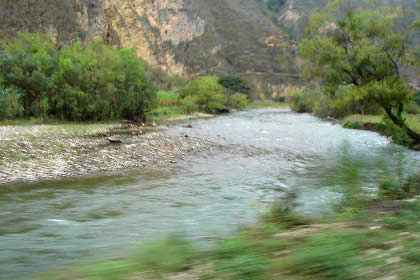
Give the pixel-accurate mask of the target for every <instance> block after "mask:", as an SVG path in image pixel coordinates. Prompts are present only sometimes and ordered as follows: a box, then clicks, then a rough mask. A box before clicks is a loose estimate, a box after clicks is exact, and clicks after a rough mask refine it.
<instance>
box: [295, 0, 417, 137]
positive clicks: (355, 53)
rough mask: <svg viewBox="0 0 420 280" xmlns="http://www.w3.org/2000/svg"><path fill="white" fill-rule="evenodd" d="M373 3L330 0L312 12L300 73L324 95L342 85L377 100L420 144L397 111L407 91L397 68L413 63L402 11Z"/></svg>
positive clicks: (408, 97) (364, 99)
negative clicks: (313, 81) (315, 80)
mask: <svg viewBox="0 0 420 280" xmlns="http://www.w3.org/2000/svg"><path fill="white" fill-rule="evenodd" d="M376 2H377V1H370V2H368V4H366V5H364V6H361V7H359V8H354V6H352V1H350V0H347V1H345V0H334V1H330V3H329V4H328V5H327V7H326V8H325V9H324V10H322V11H318V12H315V13H314V14H313V16H312V17H311V22H310V25H309V26H308V28H307V31H306V35H305V38H304V39H303V40H302V42H301V44H300V53H301V56H302V57H303V58H304V59H305V61H306V62H307V64H306V66H305V71H304V75H305V76H306V77H307V78H320V79H321V80H322V81H323V83H324V86H325V91H326V93H327V94H329V95H330V96H335V94H336V92H337V90H338V89H341V90H343V88H344V90H345V91H347V94H346V95H347V96H348V95H352V96H353V98H354V99H355V100H358V101H360V102H370V103H375V104H378V105H379V106H381V107H382V108H383V109H384V111H385V112H386V114H387V116H388V117H389V119H390V120H391V121H392V122H393V123H394V124H395V125H397V126H398V127H400V128H401V129H402V130H403V131H404V132H405V133H406V134H407V135H408V136H409V137H410V138H411V139H413V141H414V143H420V134H419V133H417V132H416V131H414V130H413V129H411V128H409V127H408V125H407V123H406V122H405V119H404V116H403V111H404V104H406V103H407V102H408V101H409V100H411V98H412V96H413V89H412V87H411V86H410V85H409V84H408V82H407V81H406V79H405V78H404V77H403V76H402V74H401V68H402V67H404V66H408V65H411V64H413V63H414V62H413V59H412V56H411V54H410V51H409V43H408V42H409V41H408V31H409V30H410V28H408V27H407V28H406V29H404V31H402V30H401V28H400V27H401V26H400V22H401V21H402V18H403V17H404V12H403V10H401V9H399V8H395V7H388V6H378V5H377V4H376ZM398 28H400V29H398Z"/></svg>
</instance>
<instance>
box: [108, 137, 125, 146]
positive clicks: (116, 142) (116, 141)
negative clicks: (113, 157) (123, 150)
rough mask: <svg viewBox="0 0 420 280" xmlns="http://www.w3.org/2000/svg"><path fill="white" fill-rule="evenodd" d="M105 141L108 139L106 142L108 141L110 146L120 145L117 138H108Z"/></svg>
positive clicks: (119, 140)
mask: <svg viewBox="0 0 420 280" xmlns="http://www.w3.org/2000/svg"><path fill="white" fill-rule="evenodd" d="M107 139H108V141H109V142H110V143H112V144H121V143H122V141H121V139H118V138H111V137H108V138H107Z"/></svg>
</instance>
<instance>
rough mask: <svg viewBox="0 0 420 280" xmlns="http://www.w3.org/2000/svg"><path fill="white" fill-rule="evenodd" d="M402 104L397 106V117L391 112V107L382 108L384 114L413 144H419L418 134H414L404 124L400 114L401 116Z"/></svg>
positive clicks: (419, 135) (419, 137)
mask: <svg viewBox="0 0 420 280" xmlns="http://www.w3.org/2000/svg"><path fill="white" fill-rule="evenodd" d="M401 108H402V104H400V105H399V106H398V115H397V116H396V115H395V114H394V113H393V112H392V108H391V107H386V106H384V109H385V112H386V114H387V115H388V117H389V118H390V119H391V121H392V122H393V123H394V124H395V125H397V126H398V127H399V128H401V129H403V130H404V131H405V132H406V133H407V135H408V136H409V137H410V138H411V139H413V141H414V144H416V145H417V144H420V134H419V133H417V132H415V131H414V130H412V129H410V128H409V127H408V125H407V124H406V123H405V122H404V120H403V118H402V116H401V114H402V109H401Z"/></svg>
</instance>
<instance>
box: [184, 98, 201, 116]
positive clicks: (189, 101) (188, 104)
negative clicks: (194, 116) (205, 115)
mask: <svg viewBox="0 0 420 280" xmlns="http://www.w3.org/2000/svg"><path fill="white" fill-rule="evenodd" d="M182 110H183V111H184V113H186V114H188V115H190V114H191V113H194V112H197V111H198V105H197V104H196V103H195V102H194V98H193V97H192V96H186V97H185V98H184V99H183V100H182Z"/></svg>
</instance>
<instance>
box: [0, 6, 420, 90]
mask: <svg viewBox="0 0 420 280" xmlns="http://www.w3.org/2000/svg"><path fill="white" fill-rule="evenodd" d="M325 2H326V0H310V1H308V0H159V1H155V0H132V1H123V0H61V1H55V0H44V1H37V0H0V7H1V9H0V38H3V39H4V40H8V39H9V38H12V37H13V36H14V35H15V34H16V33H17V32H20V31H25V32H27V31H29V32H34V31H41V32H46V33H48V34H50V35H51V36H53V37H54V38H56V39H57V42H58V44H66V43H67V42H70V41H74V40H76V39H77V38H80V39H81V40H84V41H85V40H92V39H97V38H102V39H103V40H105V41H106V42H107V43H108V44H111V45H115V46H118V47H131V46H134V47H136V48H137V50H138V55H139V56H140V57H142V58H143V59H144V60H146V61H147V62H149V63H150V64H152V65H159V66H160V67H161V68H162V69H163V70H165V71H167V72H169V73H170V74H178V75H181V76H184V77H187V78H189V77H192V76H194V75H200V74H224V73H235V74H239V75H242V76H245V77H248V78H249V79H250V80H254V81H255V82H256V84H257V86H258V87H259V88H260V90H262V91H264V92H266V93H267V94H271V93H273V94H274V95H279V94H284V93H286V92H287V91H289V90H290V89H293V88H296V87H299V86H301V85H302V84H303V80H302V78H301V77H300V75H299V73H300V71H299V67H298V65H299V63H298V61H297V59H296V52H297V49H296V42H297V41H299V39H300V38H301V37H302V34H303V31H304V29H305V26H306V24H307V22H308V17H309V15H310V13H311V11H312V10H313V9H314V8H319V7H322V6H323V5H324V4H325ZM390 2H392V3H393V4H397V5H405V6H408V7H411V6H413V5H415V3H416V1H415V0H404V1H403V0H390Z"/></svg>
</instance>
